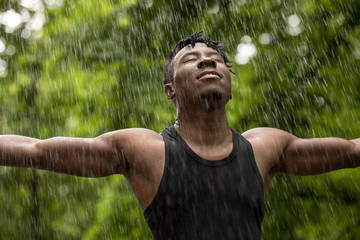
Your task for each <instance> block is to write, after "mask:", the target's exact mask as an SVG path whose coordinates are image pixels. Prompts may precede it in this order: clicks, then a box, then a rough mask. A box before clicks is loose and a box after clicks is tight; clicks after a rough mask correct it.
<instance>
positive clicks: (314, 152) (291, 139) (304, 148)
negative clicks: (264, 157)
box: [272, 134, 360, 175]
mask: <svg viewBox="0 0 360 240" xmlns="http://www.w3.org/2000/svg"><path fill="white" fill-rule="evenodd" d="M286 138H287V141H286V145H285V147H284V149H283V152H282V154H281V157H280V160H279V161H278V163H277V164H276V165H275V166H274V167H273V169H272V171H273V172H283V173H287V174H292V175H313V174H321V173H325V172H330V171H334V170H338V169H342V168H356V167H359V166H360V139H354V140H345V139H341V138H312V139H301V138H297V137H295V136H293V135H291V134H288V135H287V136H286Z"/></svg>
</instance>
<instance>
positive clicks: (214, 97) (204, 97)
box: [200, 91, 224, 112]
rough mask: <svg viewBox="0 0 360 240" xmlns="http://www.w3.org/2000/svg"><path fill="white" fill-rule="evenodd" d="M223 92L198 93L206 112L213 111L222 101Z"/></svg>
mask: <svg viewBox="0 0 360 240" xmlns="http://www.w3.org/2000/svg"><path fill="white" fill-rule="evenodd" d="M223 98H224V94H223V93H222V92H220V91H210V92H207V93H203V94H201V95H200V99H201V101H202V102H203V103H204V108H205V111H206V112H212V111H214V110H215V109H216V108H217V106H219V104H220V103H221V102H222V100H223Z"/></svg>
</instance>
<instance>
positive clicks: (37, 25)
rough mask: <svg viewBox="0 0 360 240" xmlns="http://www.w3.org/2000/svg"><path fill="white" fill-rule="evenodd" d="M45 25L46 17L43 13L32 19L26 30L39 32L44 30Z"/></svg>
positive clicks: (35, 15)
mask: <svg viewBox="0 0 360 240" xmlns="http://www.w3.org/2000/svg"><path fill="white" fill-rule="evenodd" d="M44 23H45V16H44V14H42V13H36V14H34V16H33V17H32V19H31V20H30V21H29V22H28V23H27V24H26V28H28V29H30V30H34V31H39V30H41V29H42V27H43V25H44Z"/></svg>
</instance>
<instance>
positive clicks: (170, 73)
mask: <svg viewBox="0 0 360 240" xmlns="http://www.w3.org/2000/svg"><path fill="white" fill-rule="evenodd" d="M196 43H205V44H206V46H208V47H209V48H212V49H214V50H215V51H217V52H218V53H219V54H220V56H221V57H222V58H223V59H224V62H225V65H226V66H227V67H228V68H229V71H230V72H232V73H234V72H233V71H232V70H231V69H230V67H231V65H229V63H231V61H230V59H229V58H228V57H227V55H226V53H225V50H224V47H223V46H222V45H221V43H220V42H216V41H213V40H211V39H210V38H208V37H206V36H204V35H203V31H199V32H195V33H193V34H191V35H189V36H187V37H186V38H184V39H182V40H180V41H179V42H178V43H177V44H176V46H175V48H174V49H173V50H172V51H171V52H170V54H169V59H168V61H167V62H166V63H165V65H164V79H163V84H164V85H165V84H167V83H170V82H172V81H173V78H174V68H173V61H172V60H173V59H174V57H175V56H176V54H177V53H178V52H180V50H181V49H183V48H184V47H186V46H187V45H189V44H191V46H192V47H194V46H195V44H196Z"/></svg>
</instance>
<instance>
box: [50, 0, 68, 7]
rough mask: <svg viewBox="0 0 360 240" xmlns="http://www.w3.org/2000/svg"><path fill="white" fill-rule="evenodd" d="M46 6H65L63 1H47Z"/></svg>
mask: <svg viewBox="0 0 360 240" xmlns="http://www.w3.org/2000/svg"><path fill="white" fill-rule="evenodd" d="M45 3H46V5H48V6H49V7H50V8H55V7H61V6H62V5H63V4H64V1H63V0H45Z"/></svg>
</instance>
